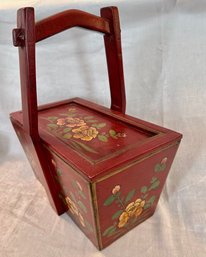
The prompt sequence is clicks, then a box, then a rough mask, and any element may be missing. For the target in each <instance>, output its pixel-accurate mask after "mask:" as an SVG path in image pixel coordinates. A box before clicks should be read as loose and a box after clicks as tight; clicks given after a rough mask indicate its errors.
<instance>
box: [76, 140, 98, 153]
mask: <svg viewBox="0 0 206 257" xmlns="http://www.w3.org/2000/svg"><path fill="white" fill-rule="evenodd" d="M72 144H73V145H74V146H77V148H78V149H79V147H78V146H80V147H81V148H83V149H84V150H85V151H87V152H90V153H96V154H98V152H97V151H95V150H94V149H92V148H91V147H89V146H88V145H86V144H84V143H81V142H77V141H73V142H72Z"/></svg>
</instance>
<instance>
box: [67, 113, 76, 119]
mask: <svg viewBox="0 0 206 257" xmlns="http://www.w3.org/2000/svg"><path fill="white" fill-rule="evenodd" d="M67 116H68V117H70V118H72V117H74V116H76V114H75V113H68V114H67Z"/></svg>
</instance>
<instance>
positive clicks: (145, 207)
mask: <svg viewBox="0 0 206 257" xmlns="http://www.w3.org/2000/svg"><path fill="white" fill-rule="evenodd" d="M150 206H151V204H150V203H149V202H148V203H146V204H145V205H144V207H143V208H144V210H146V209H148V208H149V207H150Z"/></svg>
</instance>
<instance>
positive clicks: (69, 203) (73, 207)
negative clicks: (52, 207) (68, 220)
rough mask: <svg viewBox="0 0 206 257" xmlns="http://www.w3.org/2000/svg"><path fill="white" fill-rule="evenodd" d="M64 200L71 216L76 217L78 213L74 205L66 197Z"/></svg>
mask: <svg viewBox="0 0 206 257" xmlns="http://www.w3.org/2000/svg"><path fill="white" fill-rule="evenodd" d="M65 200H66V202H67V205H68V208H69V209H70V211H71V212H72V213H73V214H76V215H78V213H79V211H78V208H77V206H76V204H75V203H74V202H73V201H72V200H71V199H70V198H69V197H68V196H67V197H66V198H65Z"/></svg>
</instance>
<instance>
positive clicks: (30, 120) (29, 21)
mask: <svg viewBox="0 0 206 257" xmlns="http://www.w3.org/2000/svg"><path fill="white" fill-rule="evenodd" d="M74 26H80V27H83V28H87V29H91V30H95V31H99V32H102V33H104V34H105V35H104V42H105V51H106V57H107V67H108V74H109V82H110V92H111V109H112V110H116V111H120V112H122V113H125V106H126V100H125V88H124V75H123V64H122V50H121V38H120V25H119V15H118V9H117V8H116V7H105V8H102V9H101V17H99V16H95V15H92V14H89V13H86V12H82V11H79V10H68V11H65V12H61V13H59V14H56V15H53V16H51V17H48V18H46V19H43V20H41V21H39V22H37V23H36V24H35V18H34V8H32V7H26V8H22V9H19V10H18V12H17V27H18V28H17V29H14V30H13V43H14V46H18V47H19V60H20V77H21V92H22V110H23V126H24V128H25V129H26V131H27V132H28V133H29V134H30V135H31V136H32V135H34V138H37V137H38V108H37V94H36V61H35V44H36V42H38V41H40V40H43V39H45V38H48V37H50V36H52V35H55V34H57V33H59V32H61V31H64V30H65V29H68V28H72V27H74Z"/></svg>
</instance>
